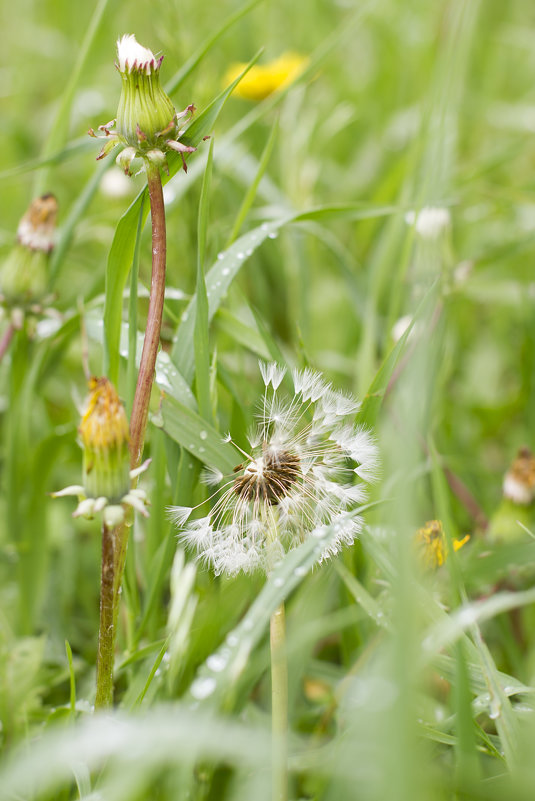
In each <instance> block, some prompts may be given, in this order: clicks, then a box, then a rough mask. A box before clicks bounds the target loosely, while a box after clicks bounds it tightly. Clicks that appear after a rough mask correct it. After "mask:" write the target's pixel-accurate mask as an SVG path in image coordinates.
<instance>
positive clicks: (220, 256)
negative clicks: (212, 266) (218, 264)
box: [217, 252, 225, 261]
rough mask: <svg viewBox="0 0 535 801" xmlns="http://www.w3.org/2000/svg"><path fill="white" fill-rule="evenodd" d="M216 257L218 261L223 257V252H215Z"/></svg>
mask: <svg viewBox="0 0 535 801" xmlns="http://www.w3.org/2000/svg"><path fill="white" fill-rule="evenodd" d="M217 258H218V259H219V261H221V259H224V258H225V254H224V253H223V252H221V253H218V254H217Z"/></svg>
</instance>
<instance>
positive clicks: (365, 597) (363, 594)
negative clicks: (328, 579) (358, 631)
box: [334, 561, 392, 631]
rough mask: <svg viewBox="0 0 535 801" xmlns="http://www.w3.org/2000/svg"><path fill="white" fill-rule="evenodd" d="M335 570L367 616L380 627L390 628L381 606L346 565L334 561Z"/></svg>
mask: <svg viewBox="0 0 535 801" xmlns="http://www.w3.org/2000/svg"><path fill="white" fill-rule="evenodd" d="M334 566H335V569H336V572H337V573H338V575H339V576H340V578H341V579H342V581H343V582H344V584H345V585H346V587H347V589H348V590H349V592H350V593H351V595H352V596H353V598H354V599H355V601H356V602H357V604H358V605H359V606H361V607H362V609H363V610H364V611H365V612H366V614H367V615H368V617H369V618H370V619H371V620H372V621H373V622H374V623H375V624H376V625H377V626H379V627H380V628H384V629H386V630H387V631H389V630H391V629H392V625H391V623H390V621H389V620H388V618H387V617H386V616H385V613H384V611H383V609H382V607H381V605H380V604H379V603H378V602H377V601H376V600H375V598H372V596H371V595H370V593H369V592H368V591H367V590H366V588H365V587H363V586H362V584H361V583H360V581H358V579H357V578H355V576H353V574H352V573H350V572H349V570H348V569H347V567H346V566H345V565H343V564H342V563H341V562H340V561H336V562H335V563H334Z"/></svg>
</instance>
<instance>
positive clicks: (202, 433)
mask: <svg viewBox="0 0 535 801" xmlns="http://www.w3.org/2000/svg"><path fill="white" fill-rule="evenodd" d="M199 436H200V438H201V439H208V432H207V431H205V430H204V428H203V430H202V431H200V432H199Z"/></svg>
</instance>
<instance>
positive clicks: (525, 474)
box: [503, 447, 535, 506]
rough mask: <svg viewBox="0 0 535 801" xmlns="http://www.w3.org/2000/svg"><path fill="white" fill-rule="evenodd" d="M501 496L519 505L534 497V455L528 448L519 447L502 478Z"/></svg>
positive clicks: (525, 504) (526, 503)
mask: <svg viewBox="0 0 535 801" xmlns="http://www.w3.org/2000/svg"><path fill="white" fill-rule="evenodd" d="M503 496H504V498H508V499H509V500H510V501H513V503H515V504H518V505H520V506H527V505H529V504H530V503H532V501H533V499H534V498H535V457H534V456H533V453H532V452H531V451H530V449H529V448H525V447H524V448H520V450H519V451H518V453H517V455H516V459H515V460H514V462H513V463H512V465H511V467H510V468H509V470H508V471H507V473H506V474H505V476H504V479H503Z"/></svg>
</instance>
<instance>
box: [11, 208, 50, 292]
mask: <svg viewBox="0 0 535 801" xmlns="http://www.w3.org/2000/svg"><path fill="white" fill-rule="evenodd" d="M57 212H58V204H57V201H56V198H55V197H54V195H51V194H46V195H42V197H38V198H36V199H35V200H34V201H33V202H32V203H31V205H30V207H29V209H28V211H27V212H26V214H25V215H24V217H23V218H22V219H21V221H20V223H19V226H18V229H17V245H16V246H15V247H14V248H13V250H12V251H11V253H10V254H9V256H8V258H7V259H6V261H5V262H4V264H3V266H2V269H1V272H0V287H1V291H2V294H3V297H4V302H5V303H6V305H8V306H13V305H20V306H26V305H28V304H32V303H35V302H36V301H39V300H40V299H41V298H42V297H43V295H44V294H45V292H46V288H47V283H48V259H49V254H50V252H51V251H52V248H53V247H54V231H55V225H56V217H57Z"/></svg>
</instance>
